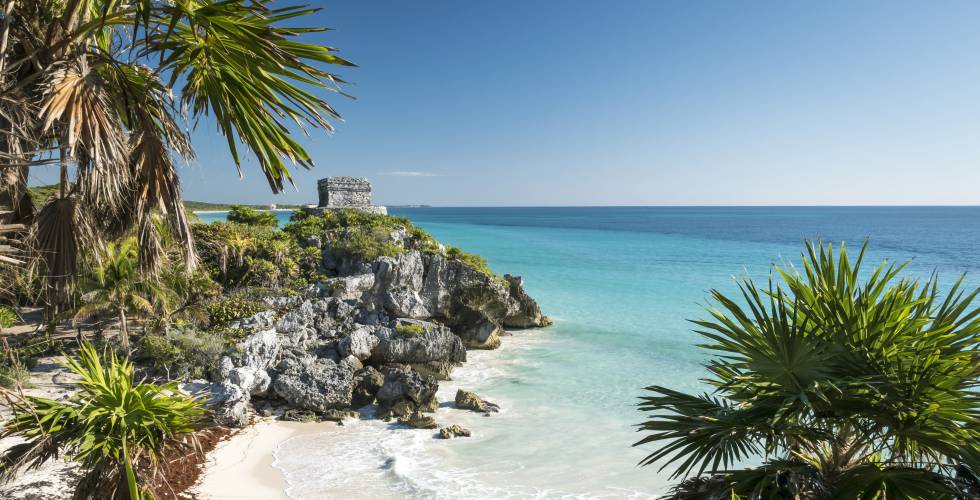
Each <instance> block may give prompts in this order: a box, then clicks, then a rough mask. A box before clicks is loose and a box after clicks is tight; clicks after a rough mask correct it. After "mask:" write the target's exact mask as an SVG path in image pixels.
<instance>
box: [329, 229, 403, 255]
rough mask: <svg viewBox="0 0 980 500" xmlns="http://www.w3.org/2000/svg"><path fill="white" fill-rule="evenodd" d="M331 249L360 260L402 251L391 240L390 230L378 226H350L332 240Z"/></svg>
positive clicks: (396, 253)
mask: <svg viewBox="0 0 980 500" xmlns="http://www.w3.org/2000/svg"><path fill="white" fill-rule="evenodd" d="M333 249H334V251H336V252H337V253H338V254H340V255H345V256H348V257H354V258H357V259H360V260H366V261H370V260H374V259H377V258H378V257H382V256H386V257H394V256H396V255H398V254H400V253H402V252H403V251H404V249H403V248H402V247H400V246H398V245H396V244H395V243H394V242H392V240H391V230H389V229H387V228H384V227H380V226H352V227H349V228H347V230H346V231H344V233H343V234H341V235H338V236H337V237H336V238H335V239H334V240H333Z"/></svg>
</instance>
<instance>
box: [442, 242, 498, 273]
mask: <svg viewBox="0 0 980 500" xmlns="http://www.w3.org/2000/svg"><path fill="white" fill-rule="evenodd" d="M446 257H448V258H450V259H453V260H458V261H460V262H462V263H463V264H466V266H467V267H469V268H470V269H473V270H474V271H477V272H480V273H483V274H485V275H487V276H490V277H493V278H496V277H497V275H496V274H494V272H493V271H492V270H491V269H490V265H489V264H487V259H485V258H483V257H481V256H479V255H476V254H472V253H466V252H464V251H462V250H460V249H459V248H456V247H450V248H449V250H447V251H446Z"/></svg>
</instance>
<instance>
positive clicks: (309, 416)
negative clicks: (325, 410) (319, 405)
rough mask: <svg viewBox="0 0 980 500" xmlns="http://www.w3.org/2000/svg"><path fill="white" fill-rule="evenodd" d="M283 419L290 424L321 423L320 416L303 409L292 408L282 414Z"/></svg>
mask: <svg viewBox="0 0 980 500" xmlns="http://www.w3.org/2000/svg"><path fill="white" fill-rule="evenodd" d="M282 419H283V420H288V421H290V422H319V421H320V416H319V415H317V414H316V412H312V411H310V410H306V409H303V408H290V409H288V410H286V411H284V412H282Z"/></svg>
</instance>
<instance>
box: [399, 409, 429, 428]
mask: <svg viewBox="0 0 980 500" xmlns="http://www.w3.org/2000/svg"><path fill="white" fill-rule="evenodd" d="M398 422H399V423H401V424H404V425H407V426H409V427H412V428H415V429H435V428H437V427H439V426H438V425H436V419H434V418H432V417H430V416H427V415H423V414H422V413H420V412H415V413H412V414H411V415H409V416H407V417H402V418H399V419H398Z"/></svg>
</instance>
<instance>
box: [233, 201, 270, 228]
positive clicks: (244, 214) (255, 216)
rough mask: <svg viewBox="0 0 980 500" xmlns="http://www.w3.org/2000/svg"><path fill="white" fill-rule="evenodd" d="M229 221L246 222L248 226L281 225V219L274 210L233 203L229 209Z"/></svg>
mask: <svg viewBox="0 0 980 500" xmlns="http://www.w3.org/2000/svg"><path fill="white" fill-rule="evenodd" d="M228 222H235V223H238V224H245V225H246V226H269V227H276V226H278V225H279V219H277V218H276V215H275V214H273V213H272V212H268V211H265V210H256V209H254V208H252V207H246V206H243V205H232V206H231V210H229V211H228Z"/></svg>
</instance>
